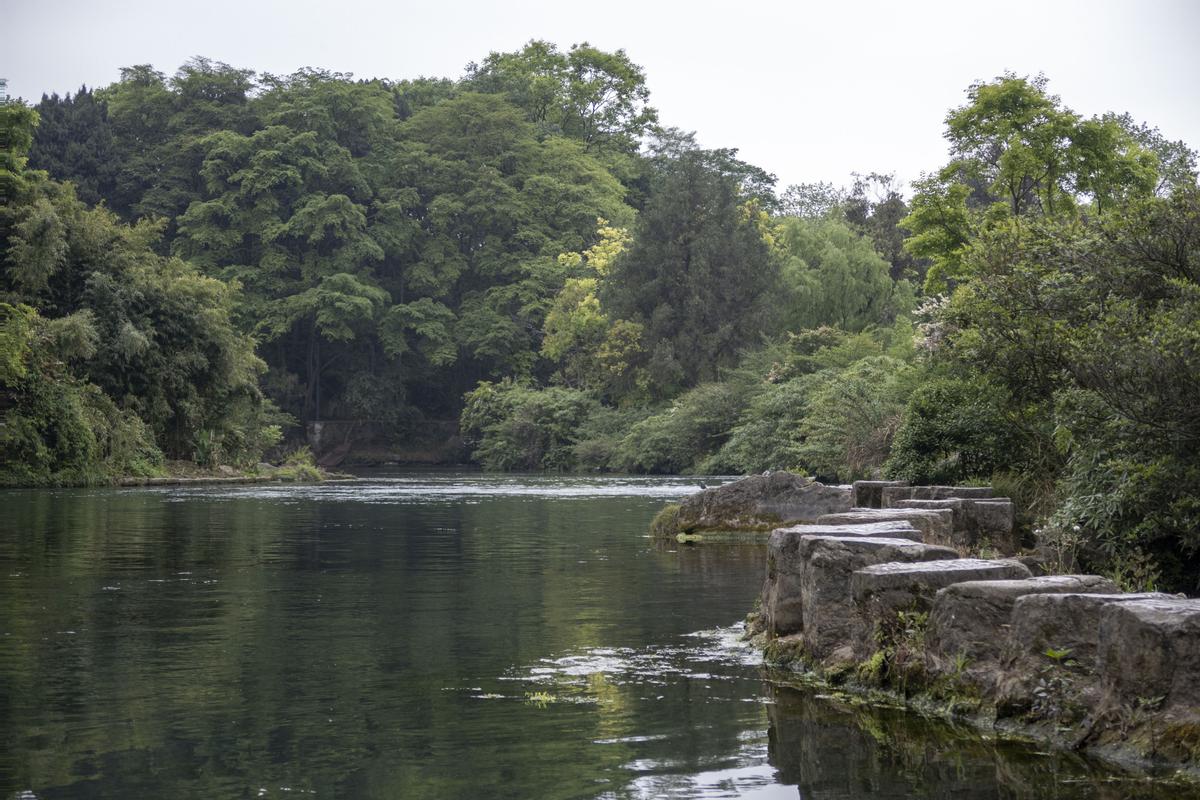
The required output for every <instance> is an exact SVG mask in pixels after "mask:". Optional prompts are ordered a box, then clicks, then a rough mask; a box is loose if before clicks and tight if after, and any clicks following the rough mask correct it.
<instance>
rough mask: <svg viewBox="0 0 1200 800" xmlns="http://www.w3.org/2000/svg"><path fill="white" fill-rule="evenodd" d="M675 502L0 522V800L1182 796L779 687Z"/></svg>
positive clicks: (180, 512)
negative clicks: (672, 513)
mask: <svg viewBox="0 0 1200 800" xmlns="http://www.w3.org/2000/svg"><path fill="white" fill-rule="evenodd" d="M692 488H693V484H692V482H690V481H686V480H670V479H663V480H660V479H595V480H589V479H574V478H565V479H563V478H541V477H534V478H530V477H500V478H497V477H494V476H481V475H454V474H449V473H440V474H421V475H415V474H411V473H410V474H393V475H391V476H388V475H385V474H375V475H373V476H371V478H370V479H369V481H368V482H365V483H358V484H354V485H333V486H320V487H269V488H266V487H239V488H213V489H173V490H161V491H156V490H75V491H12V492H4V493H0V503H3V511H2V512H0V798H5V799H7V798H22V800H32V798H76V797H80V798H90V797H114V798H118V797H119V798H177V797H178V798H193V797H194V798H223V797H231V798H259V797H266V798H298V797H321V798H406V797H413V798H423V797H430V798H438V797H490V798H507V797H511V798H574V797H580V798H587V797H610V798H650V797H704V798H717V797H762V798H768V797H770V798H774V797H789V798H795V797H804V798H810V799H814V800H815V799H819V800H831V799H832V798H856V797H866V796H872V797H879V796H882V797H897V798H899V797H930V798H942V797H945V798H949V797H956V798H992V797H1046V798H1083V797H1113V798H1117V797H1128V796H1135V795H1136V796H1145V797H1152V796H1154V797H1158V796H1161V797H1178V796H1180V795H1179V793H1178V791H1177V790H1173V789H1172V790H1161V791H1160V790H1156V789H1153V788H1151V787H1147V786H1146V785H1145V784H1141V783H1137V782H1131V781H1129V780H1121V779H1118V778H1114V777H1112V776H1110V775H1108V774H1106V773H1105V772H1104V771H1103V770H1102V769H1099V768H1097V767H1096V766H1095V765H1092V764H1089V763H1087V762H1083V761H1081V760H1079V759H1075V758H1068V757H1062V756H1051V755H1047V754H1039V753H1037V752H1035V751H1033V750H1032V749H1029V748H1020V747H1014V746H1005V747H1002V748H999V749H997V748H994V747H992V746H991V745H989V744H987V743H986V742H983V741H981V740H980V739H979V738H978V737H975V736H974V735H972V734H970V733H969V732H966V731H962V730H955V729H953V728H950V727H948V726H945V725H941V724H936V723H931V722H923V721H921V720H919V719H917V718H914V717H912V716H911V715H905V714H901V713H897V712H893V711H878V710H877V711H867V710H863V709H855V708H850V707H846V706H843V705H839V704H837V703H836V702H834V701H832V700H829V699H822V698H820V697H817V696H813V695H812V694H811V693H802V692H797V691H795V690H789V689H784V688H779V687H777V686H774V685H773V684H772V681H771V680H770V676H767V675H765V674H764V672H763V670H762V669H761V667H760V666H759V664H758V659H757V657H756V656H755V655H754V654H753V653H752V652H750V651H748V650H746V649H745V648H743V647H742V646H741V645H739V644H738V642H737V634H738V631H737V629H736V627H735V624H736V622H737V620H738V619H739V618H741V617H742V616H743V615H744V613H745V612H746V610H747V609H748V608H749V607H750V605H751V603H752V601H753V598H754V596H755V595H756V593H757V590H758V587H759V583H760V581H761V578H762V574H763V571H764V563H763V553H762V551H761V548H755V547H747V546H732V545H731V546H718V545H704V546H699V547H685V546H679V547H677V546H675V545H664V544H662V543H655V542H653V541H651V540H650V539H648V538H646V536H645V531H646V527H647V524H648V522H649V520H650V518H651V517H652V516H653V514H654V512H655V511H656V510H657V509H658V508H659V507H660V506H661V505H662V504H663V503H664V502H666V501H668V500H671V499H675V498H678V497H680V496H681V495H683V494H686V493H688V492H690V491H691V490H692Z"/></svg>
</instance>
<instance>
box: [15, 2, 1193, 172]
mask: <svg viewBox="0 0 1200 800" xmlns="http://www.w3.org/2000/svg"><path fill="white" fill-rule="evenodd" d="M0 9H2V14H3V16H2V17H0V19H3V21H4V28H5V36H4V46H3V48H2V49H0V77H7V78H8V79H9V94H10V95H12V96H21V97H24V98H26V99H29V100H34V101H36V100H37V99H38V98H40V96H41V94H42V93H43V92H58V93H60V94H61V93H64V92H68V91H74V90H75V89H76V88H77V87H78V86H79V85H80V84H87V85H89V86H103V85H105V84H108V83H111V82H112V81H114V80H115V79H116V78H117V76H118V70H119V68H120V67H122V66H128V65H131V64H143V63H150V64H153V65H154V66H155V67H156V68H158V69H160V70H162V71H163V72H166V73H168V74H169V73H171V72H173V71H174V70H175V69H176V68H177V67H178V66H179V65H180V64H182V63H183V62H184V61H185V60H187V59H188V58H189V57H191V56H193V55H204V56H208V57H209V58H213V59H216V60H219V61H225V62H228V63H230V64H232V65H234V66H238V67H244V68H249V69H254V70H258V71H260V72H272V73H277V74H278V73H289V72H292V71H293V70H295V69H296V68H298V67H302V66H313V67H324V68H327V69H331V70H337V71H343V72H353V73H354V74H355V75H356V76H357V77H386V78H394V79H399V78H408V77H415V76H417V75H429V76H447V77H459V76H461V75H462V72H463V67H464V66H465V65H466V64H467V62H469V61H478V60H480V59H482V58H483V57H484V56H485V55H486V54H487V53H488V52H489V51H491V50H515V49H518V48H519V47H520V46H521V45H522V44H523V43H524V42H525V41H527V40H529V39H531V38H540V39H546V40H549V41H552V42H555V43H557V44H558V45H559V46H560V47H561V48H563V49H567V48H569V47H570V45H571V44H573V43H575V42H581V41H585V40H586V41H589V42H591V43H592V44H593V45H596V46H597V47H600V48H603V49H606V50H615V49H618V48H624V49H625V51H626V52H627V53H628V54H629V56H630V57H631V58H632V59H633V61H634V62H636V63H638V64H641V65H642V66H643V67H644V68H645V70H646V74H647V78H648V83H649V86H650V90H651V93H652V95H651V102H652V104H653V105H654V106H656V107H657V108H658V109H659V112H660V115H661V119H662V121H663V122H664V123H666V124H668V125H674V126H677V127H681V128H685V129H689V130H695V131H697V132H698V134H699V139H700V141H701V143H702V144H704V145H705V146H710V147H736V148H738V149H739V150H740V151H741V156H742V157H743V158H744V159H746V160H747V161H750V162H752V163H754V164H757V165H759V166H761V167H764V168H765V169H767V170H769V171H771V172H774V173H775V174H776V175H778V177H779V179H780V186H781V187H782V186H784V185H787V184H789V183H797V182H801V181H816V180H828V181H833V182H835V183H845V182H847V181H848V180H849V176H850V173H851V172H854V171H859V172H869V171H878V172H895V173H896V174H897V176H898V177H900V178H901V179H902V180H904V181H908V180H911V179H913V178H915V177H917V176H918V175H919V174H920V173H921V172H922V171H928V170H932V169H935V168H936V167H937V166H938V165H939V164H940V163H942V162H943V161H944V160H945V145H944V142H943V140H942V138H941V136H942V119H943V118H944V116H945V114H946V111H947V110H948V109H949V108H951V107H953V106H955V105H959V104H961V103H962V102H963V90H964V89H965V88H966V87H967V85H968V84H970V83H971V82H972V81H973V80H976V79H980V78H990V77H994V76H996V75H998V74H1000V73H1002V72H1004V71H1005V70H1010V71H1013V72H1016V73H1019V74H1034V73H1037V72H1044V73H1045V74H1046V75H1047V77H1049V79H1050V88H1051V90H1052V91H1054V92H1055V93H1057V94H1059V95H1061V96H1062V98H1063V100H1064V102H1065V103H1066V104H1067V105H1068V106H1070V107H1071V108H1073V109H1075V110H1076V111H1078V112H1081V113H1083V114H1087V115H1091V114H1097V113H1102V112H1104V111H1109V110H1112V111H1128V112H1130V113H1131V114H1133V116H1134V117H1136V118H1138V119H1139V120H1143V121H1147V122H1150V123H1151V124H1153V125H1157V126H1158V127H1159V128H1161V129H1162V132H1163V133H1164V134H1165V135H1166V136H1168V137H1169V138H1172V139H1183V140H1185V141H1187V142H1188V144H1189V145H1191V146H1192V147H1196V146H1198V145H1200V0H1141V2H1132V1H1131V0H1088V2H1058V1H1056V0H1038V1H1037V2H1029V0H1007V1H1006V2H1004V3H987V4H983V3H971V2H967V1H966V0H960V1H959V2H917V1H916V0H909V1H908V2H897V1H896V0H893V1H892V2H840V3H839V2H836V1H835V0H827V2H803V1H802V0H793V2H770V3H764V2H746V1H745V0H743V2H720V3H717V2H706V1H705V0H690V1H689V2H675V1H674V0H669V1H660V0H640V1H639V2H628V1H627V0H610V1H609V2H598V1H597V0H592V2H588V3H571V2H565V0H560V1H559V2H549V1H545V2H487V0H450V1H449V2H445V1H443V2H436V0H421V2H408V1H407V0H395V1H394V2H365V0H339V1H338V2H329V1H328V0H326V1H325V2H312V1H311V0H269V1H267V2H257V1H256V0H241V1H240V2H234V1H233V0H201V1H200V2H189V3H178V2H171V1H170V0H156V1H151V0H126V1H125V2H109V1H108V0H0Z"/></svg>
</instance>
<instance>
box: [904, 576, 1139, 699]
mask: <svg viewBox="0 0 1200 800" xmlns="http://www.w3.org/2000/svg"><path fill="white" fill-rule="evenodd" d="M1117 591H1119V590H1118V589H1117V586H1116V584H1114V583H1113V582H1112V581H1110V580H1108V579H1107V578H1102V577H1100V576H1098V575H1047V576H1045V577H1040V578H1025V579H1019V580H987V581H966V582H963V583H955V584H952V585H950V586H947V587H946V588H944V589H940V590H938V592H937V594H936V595H935V596H934V599H933V607H932V610H931V611H930V613H929V627H928V629H927V631H926V634H925V647H926V667H927V669H928V670H929V671H930V672H931V673H932V674H935V675H938V674H942V675H946V674H955V675H956V676H957V677H959V678H961V679H964V680H968V681H970V682H971V683H972V684H974V685H975V686H978V687H980V688H981V689H982V690H983V691H984V692H985V693H990V692H992V691H993V690H994V689H995V686H996V684H997V683H998V682H999V679H1000V662H1001V658H1002V657H1003V655H1004V647H1005V642H1006V641H1007V637H1008V633H1009V630H1010V621H1011V618H1012V614H1013V607H1014V606H1015V605H1016V603H1017V600H1018V599H1020V598H1021V597H1026V596H1029V595H1034V594H1065V593H1068V592H1070V593H1081V592H1082V593H1100V594H1111V593H1113V592H1117ZM960 667H961V668H962V673H961V674H959V668H960Z"/></svg>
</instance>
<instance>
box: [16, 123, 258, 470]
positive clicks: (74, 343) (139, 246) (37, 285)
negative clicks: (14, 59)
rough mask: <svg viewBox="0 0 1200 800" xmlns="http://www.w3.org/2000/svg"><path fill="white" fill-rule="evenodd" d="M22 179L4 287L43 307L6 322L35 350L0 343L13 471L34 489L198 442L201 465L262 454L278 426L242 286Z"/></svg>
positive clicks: (144, 463) (142, 465)
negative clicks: (237, 318)
mask: <svg viewBox="0 0 1200 800" xmlns="http://www.w3.org/2000/svg"><path fill="white" fill-rule="evenodd" d="M12 107H13V106H7V107H5V108H6V109H8V108H12ZM6 115H7V118H8V119H9V120H11V119H13V118H14V117H16V118H17V119H18V120H23V122H24V124H31V123H33V122H35V121H36V116H34V115H24V116H23V117H22V115H13V114H9V113H8V112H7V111H6ZM14 163H19V161H17V162H14ZM17 185H18V187H19V191H18V192H17V194H16V195H15V196H14V197H13V198H12V202H11V203H10V204H9V205H8V206H6V207H5V208H4V210H3V211H2V212H0V219H2V220H3V224H2V225H0V229H2V230H3V232H4V236H3V240H2V241H0V251H2V252H3V253H4V256H5V258H4V261H5V271H4V276H3V280H2V282H0V287H2V288H3V290H4V291H5V293H6V294H7V296H8V297H9V298H12V299H15V300H17V301H18V302H19V303H22V304H24V305H23V306H20V307H24V308H27V309H29V311H30V313H33V312H34V311H36V313H34V315H33V316H32V317H30V316H28V314H25V313H24V312H22V314H21V315H19V316H23V317H24V318H25V320H26V321H25V322H23V323H20V324H19V325H18V324H17V323H14V322H11V321H10V323H9V325H8V326H6V327H9V328H10V329H16V328H20V329H22V330H24V331H25V334H26V335H27V338H26V339H25V341H26V342H27V343H28V342H30V341H36V347H34V350H36V354H37V355H36V358H33V360H32V361H29V358H25V357H20V356H14V355H13V353H14V352H19V351H20V348H19V347H16V348H15V349H13V348H10V347H7V346H6V348H5V349H6V351H7V353H8V354H9V357H8V359H7V361H6V367H7V368H6V370H5V373H6V374H5V376H4V377H5V381H6V383H7V391H8V393H9V394H10V396H11V398H12V403H13V407H12V408H11V409H9V411H8V412H7V415H6V416H7V418H8V421H9V424H8V426H7V433H6V436H7V441H8V445H7V446H8V447H11V448H16V449H15V450H14V452H18V453H19V454H20V455H19V456H14V461H15V462H16V464H15V466H14V469H16V470H21V469H24V470H27V474H26V478H25V479H26V480H28V481H30V482H38V483H45V482H70V481H79V482H95V481H97V480H105V479H110V478H113V477H117V476H119V475H120V474H121V473H122V472H133V473H136V474H143V473H145V472H146V471H147V470H152V469H154V468H156V465H157V463H158V462H159V461H160V460H161V454H160V453H159V449H160V448H161V450H162V451H163V452H165V453H166V454H167V455H169V456H173V457H177V456H188V457H190V456H192V455H194V454H195V450H196V444H197V442H199V441H201V440H203V441H204V443H205V445H206V458H218V457H219V458H220V459H222V460H226V461H232V462H234V463H242V462H249V461H253V460H256V459H257V458H258V457H259V455H260V454H261V452H262V450H263V449H264V448H265V447H267V446H269V445H270V444H272V443H273V442H274V441H275V440H276V439H277V438H278V435H279V431H278V428H277V427H274V426H273V423H277V422H278V420H275V419H272V418H271V416H272V414H273V411H272V409H271V407H270V406H269V404H266V403H264V401H263V398H262V395H261V393H260V392H259V389H258V377H259V375H260V373H261V372H262V369H263V364H262V362H261V361H260V360H259V359H258V358H257V356H255V354H254V342H253V341H252V340H251V339H250V338H249V337H248V336H246V335H245V334H243V333H241V332H239V331H238V330H237V328H236V326H235V324H234V321H233V317H232V313H233V305H234V298H235V294H234V287H231V286H229V285H227V284H224V283H222V282H220V281H217V280H214V279H212V278H206V277H203V276H201V275H199V274H198V273H197V272H196V270H195V269H194V268H193V267H191V266H190V265H188V264H186V263H184V262H182V261H180V260H178V259H174V258H165V257H163V256H161V255H158V254H157V253H156V252H155V251H154V248H155V246H156V244H157V242H158V237H159V235H160V233H161V230H162V226H161V225H159V224H156V223H152V222H144V223H140V224H138V225H135V226H127V225H122V224H120V223H119V222H118V221H117V219H116V218H115V216H114V215H113V214H112V213H111V212H109V211H108V210H106V209H105V208H103V207H97V208H88V207H87V206H85V205H84V204H83V203H82V202H80V201H79V200H78V199H77V198H76V196H75V194H74V191H73V189H72V187H71V186H70V185H69V184H60V183H57V182H55V181H53V180H49V179H47V178H46V177H45V174H44V173H38V172H34V171H28V170H27V171H25V172H23V173H22V174H21V175H20V176H19V182H18V184H17ZM9 307H10V308H12V307H13V306H12V305H11V304H10V305H9ZM12 313H15V312H12ZM11 319H15V317H10V320H11ZM28 337H33V338H32V339H30V338H28ZM19 338H20V337H17V336H15V335H14V340H16V339H19ZM21 362H25V363H21ZM18 363H20V366H17V364H18ZM31 364H32V366H31ZM55 394H58V395H61V397H59V398H58V399H57V400H55V399H53V395H55Z"/></svg>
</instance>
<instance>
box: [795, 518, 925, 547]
mask: <svg viewBox="0 0 1200 800" xmlns="http://www.w3.org/2000/svg"><path fill="white" fill-rule="evenodd" d="M775 530H777V531H786V532H788V533H793V532H794V533H797V534H800V535H802V536H803V535H811V536H887V537H890V538H892V539H911V540H912V541H914V542H919V541H921V532H920V531H919V530H917V529H916V528H914V527H913V526H912V523H910V522H908V521H907V520H899V519H898V520H888V521H886V522H862V523H859V524H857V525H819V524H817V523H815V522H805V523H801V524H799V525H791V526H788V527H786V528H776V529H775ZM773 532H774V531H773Z"/></svg>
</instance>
